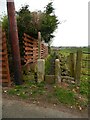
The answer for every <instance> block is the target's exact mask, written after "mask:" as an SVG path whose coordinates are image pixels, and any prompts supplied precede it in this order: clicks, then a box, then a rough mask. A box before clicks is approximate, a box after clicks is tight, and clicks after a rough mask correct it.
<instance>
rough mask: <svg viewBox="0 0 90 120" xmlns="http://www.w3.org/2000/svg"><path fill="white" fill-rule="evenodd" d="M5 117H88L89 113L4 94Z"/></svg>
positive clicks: (3, 112) (3, 110) (3, 111)
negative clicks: (58, 107)
mask: <svg viewBox="0 0 90 120" xmlns="http://www.w3.org/2000/svg"><path fill="white" fill-rule="evenodd" d="M2 116H3V118H87V114H83V113H78V112H75V111H74V112H73V111H72V112H71V111H69V110H68V109H67V108H65V107H64V108H62V106H61V109H57V108H56V107H50V106H44V104H43V106H40V105H37V104H35V103H29V102H26V101H22V100H19V99H13V98H12V99H11V98H9V97H5V96H3V99H2Z"/></svg>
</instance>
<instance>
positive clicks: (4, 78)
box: [0, 32, 10, 86]
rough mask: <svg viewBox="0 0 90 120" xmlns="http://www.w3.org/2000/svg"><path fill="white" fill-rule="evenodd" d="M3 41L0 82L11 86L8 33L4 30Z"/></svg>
mask: <svg viewBox="0 0 90 120" xmlns="http://www.w3.org/2000/svg"><path fill="white" fill-rule="evenodd" d="M0 34H1V33H0ZM1 41H2V42H1ZM1 41H0V68H1V69H0V84H2V86H9V85H10V73H9V64H8V53H7V44H6V35H5V33H4V32H3V33H2V40H1Z"/></svg>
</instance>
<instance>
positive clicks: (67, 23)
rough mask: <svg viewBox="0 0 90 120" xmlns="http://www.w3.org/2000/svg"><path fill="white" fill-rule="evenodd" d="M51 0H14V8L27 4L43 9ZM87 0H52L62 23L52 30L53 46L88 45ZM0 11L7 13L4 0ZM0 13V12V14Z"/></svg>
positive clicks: (32, 7)
mask: <svg viewBox="0 0 90 120" xmlns="http://www.w3.org/2000/svg"><path fill="white" fill-rule="evenodd" d="M50 1H51V0H14V2H15V9H16V10H19V9H20V8H21V5H25V4H28V5H29V6H30V7H29V9H30V10H31V11H35V10H42V11H43V10H44V7H45V6H46V5H47V4H48V3H49V2H50ZM88 1H89V0H53V7H54V8H55V14H56V16H57V17H58V20H59V21H60V22H61V23H62V24H59V25H58V29H57V30H56V31H55V32H54V35H55V37H54V39H53V40H52V43H51V45H53V46H88ZM0 5H1V6H2V12H3V14H4V11H5V13H7V8H6V0H3V1H2V3H1V4H0ZM0 15H1V14H0Z"/></svg>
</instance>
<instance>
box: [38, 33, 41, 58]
mask: <svg viewBox="0 0 90 120" xmlns="http://www.w3.org/2000/svg"><path fill="white" fill-rule="evenodd" d="M40 58H41V33H40V32H38V59H40Z"/></svg>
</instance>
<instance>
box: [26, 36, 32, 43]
mask: <svg viewBox="0 0 90 120" xmlns="http://www.w3.org/2000/svg"><path fill="white" fill-rule="evenodd" d="M24 41H25V42H28V43H29V44H30V43H31V44H33V40H31V39H27V38H26V37H25V38H24Z"/></svg>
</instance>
